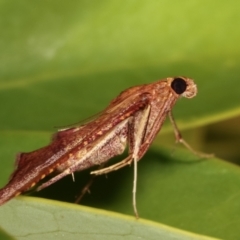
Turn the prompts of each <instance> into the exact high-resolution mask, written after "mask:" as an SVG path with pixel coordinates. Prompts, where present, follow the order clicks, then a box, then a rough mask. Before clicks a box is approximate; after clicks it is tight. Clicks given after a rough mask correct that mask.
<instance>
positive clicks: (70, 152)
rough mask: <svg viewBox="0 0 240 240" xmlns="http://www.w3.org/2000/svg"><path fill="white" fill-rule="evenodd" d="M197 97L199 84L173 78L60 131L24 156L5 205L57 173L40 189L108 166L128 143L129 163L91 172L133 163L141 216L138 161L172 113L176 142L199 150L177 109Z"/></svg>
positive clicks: (2, 194) (1, 197)
mask: <svg viewBox="0 0 240 240" xmlns="http://www.w3.org/2000/svg"><path fill="white" fill-rule="evenodd" d="M196 94H197V86H196V84H195V83H194V82H193V80H192V79H190V78H186V77H174V78H171V77H170V78H166V79H163V80H159V81H156V82H154V83H150V84H144V85H140V86H135V87H131V88H129V89H127V90H125V91H123V92H122V93H120V95H119V96H117V97H116V98H115V99H113V100H112V101H111V103H110V104H109V106H108V107H107V108H106V109H105V110H104V111H102V112H101V114H100V115H99V116H98V117H97V118H95V119H93V120H91V121H89V122H87V123H86V124H84V125H81V126H77V127H71V128H67V129H63V130H59V131H58V132H57V133H56V134H55V135H54V137H53V140H52V142H51V143H50V144H49V145H48V146H45V147H43V148H41V149H38V150H35V151H33V152H29V153H20V154H19V155H18V157H17V160H16V169H15V171H14V172H13V174H12V176H11V178H10V180H9V182H8V184H7V185H6V186H5V187H3V188H2V189H0V205H1V204H3V203H5V202H7V201H8V200H10V199H11V198H13V197H15V196H17V195H19V194H21V193H23V192H25V191H27V190H29V189H30V188H32V187H33V186H34V185H35V184H36V183H38V182H39V181H40V180H41V179H43V178H45V176H47V175H49V174H50V173H52V172H55V173H56V175H55V177H53V178H51V179H50V180H48V181H47V182H45V183H43V184H42V185H41V186H39V187H38V188H37V190H41V189H43V188H45V187H47V186H49V185H51V184H52V183H54V182H56V181H58V180H59V179H61V178H63V177H64V176H66V175H69V174H73V173H74V172H75V171H82V170H84V169H87V168H90V167H92V166H95V165H101V164H103V163H105V162H107V161H108V160H109V159H110V158H112V157H114V156H116V155H120V154H122V153H123V151H124V149H125V148H126V145H127V144H128V147H129V153H128V156H127V158H126V159H124V160H122V161H121V162H119V163H116V164H114V165H112V166H109V167H106V168H103V169H100V170H97V171H93V172H91V174H94V175H100V174H106V173H109V172H111V171H114V170H117V169H119V168H122V167H124V166H126V165H130V164H131V163H133V166H134V183H133V207H134V212H135V215H136V216H137V217H138V213H137V208H136V187H137V162H138V161H139V160H140V159H141V158H142V157H143V155H144V154H145V153H146V151H147V150H148V148H149V146H150V144H151V143H152V141H153V140H154V138H155V137H156V135H157V133H158V132H159V131H160V129H161V127H162V125H163V122H164V120H165V118H166V116H167V115H169V117H170V120H171V122H172V124H173V127H174V132H175V137H176V140H177V141H178V142H181V143H183V144H184V145H185V146H186V147H187V148H189V149H190V150H191V151H193V150H192V149H191V148H190V146H189V145H188V144H187V143H186V142H185V141H184V140H183V139H182V137H181V135H180V132H179V131H178V128H177V126H176V124H175V122H174V119H173V116H172V114H171V110H172V108H173V106H174V104H175V103H176V101H177V100H178V98H180V97H181V96H183V97H186V98H192V97H194V96H195V95H196ZM193 152H194V151H193Z"/></svg>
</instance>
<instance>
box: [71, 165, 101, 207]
mask: <svg viewBox="0 0 240 240" xmlns="http://www.w3.org/2000/svg"><path fill="white" fill-rule="evenodd" d="M104 165H105V164H101V165H100V166H99V169H102V168H103V166H104ZM96 177H97V175H94V176H92V177H91V178H90V180H89V181H88V183H87V184H86V185H85V186H84V188H83V189H82V191H81V193H80V194H78V197H77V198H76V200H75V203H80V201H81V200H82V198H83V197H84V195H85V194H86V192H88V193H90V187H91V186H92V184H93V182H94V180H95V178H96Z"/></svg>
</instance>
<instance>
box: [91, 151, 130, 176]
mask: <svg viewBox="0 0 240 240" xmlns="http://www.w3.org/2000/svg"><path fill="white" fill-rule="evenodd" d="M131 163H132V155H129V156H128V157H126V158H125V159H124V160H122V161H121V162H118V163H116V164H113V165H111V166H109V167H106V168H102V169H100V170H95V171H92V172H91V174H94V175H102V174H107V173H110V172H113V171H116V170H118V169H120V168H123V167H125V166H127V165H130V164H131Z"/></svg>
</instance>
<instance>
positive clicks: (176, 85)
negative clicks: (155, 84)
mask: <svg viewBox="0 0 240 240" xmlns="http://www.w3.org/2000/svg"><path fill="white" fill-rule="evenodd" d="M171 88H172V89H173V90H174V91H175V92H176V93H177V94H182V93H184V92H185V90H186V88H187V84H186V81H185V80H183V79H182V78H174V79H173V81H172V83H171Z"/></svg>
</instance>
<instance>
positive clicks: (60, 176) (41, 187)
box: [37, 168, 72, 191]
mask: <svg viewBox="0 0 240 240" xmlns="http://www.w3.org/2000/svg"><path fill="white" fill-rule="evenodd" d="M69 174H72V171H71V170H70V168H67V169H66V170H65V171H63V172H61V173H60V174H58V175H57V176H55V177H53V178H51V179H50V180H48V181H47V182H45V183H43V184H42V185H40V186H39V187H38V188H37V191H40V190H42V189H44V188H46V187H48V186H50V185H52V184H53V183H55V182H57V181H58V180H60V179H61V178H63V177H65V176H67V175H69Z"/></svg>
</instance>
